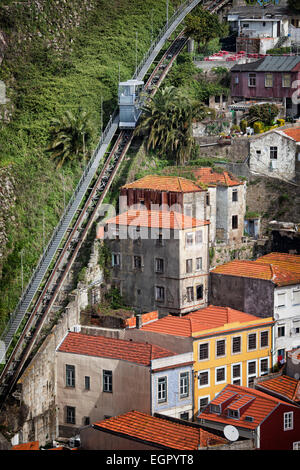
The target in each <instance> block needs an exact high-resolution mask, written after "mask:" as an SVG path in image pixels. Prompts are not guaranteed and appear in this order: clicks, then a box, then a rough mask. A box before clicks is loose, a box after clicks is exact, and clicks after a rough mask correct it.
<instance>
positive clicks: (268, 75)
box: [265, 72, 274, 88]
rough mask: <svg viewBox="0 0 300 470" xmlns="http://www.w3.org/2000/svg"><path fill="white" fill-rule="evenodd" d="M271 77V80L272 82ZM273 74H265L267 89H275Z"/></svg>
mask: <svg viewBox="0 0 300 470" xmlns="http://www.w3.org/2000/svg"><path fill="white" fill-rule="evenodd" d="M270 77H271V80H270ZM273 81H274V80H273V74H272V73H269V72H266V73H265V88H272V87H273Z"/></svg>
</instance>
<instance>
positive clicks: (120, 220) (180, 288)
mask: <svg viewBox="0 0 300 470" xmlns="http://www.w3.org/2000/svg"><path fill="white" fill-rule="evenodd" d="M97 238H98V240H99V243H100V245H101V246H102V244H103V245H104V246H105V247H106V249H107V250H109V252H110V253H111V263H110V264H111V265H110V266H109V269H110V273H111V275H110V280H109V281H108V284H109V283H110V285H111V286H113V287H116V288H118V289H119V291H120V292H121V294H122V296H123V298H124V301H125V303H126V304H127V305H130V306H131V307H133V308H134V309H136V311H137V312H138V313H144V312H151V311H154V310H157V311H158V312H159V313H160V314H161V315H164V314H169V313H172V314H174V315H178V314H182V313H187V312H190V311H191V310H195V309H197V308H200V307H202V306H203V307H204V306H205V305H207V288H208V286H207V282H208V271H209V250H208V242H209V221H207V220H199V219H195V218H194V217H190V216H188V215H185V214H183V213H180V212H172V211H159V210H133V209H130V210H128V211H127V212H122V213H120V214H119V215H117V216H116V217H112V218H110V219H108V220H106V221H105V224H104V226H102V227H98V233H97ZM100 249H101V248H100Z"/></svg>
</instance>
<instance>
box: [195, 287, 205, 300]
mask: <svg viewBox="0 0 300 470" xmlns="http://www.w3.org/2000/svg"><path fill="white" fill-rule="evenodd" d="M198 288H201V297H198ZM203 298H204V287H203V284H197V285H196V300H203Z"/></svg>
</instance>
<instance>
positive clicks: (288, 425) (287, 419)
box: [283, 411, 294, 431]
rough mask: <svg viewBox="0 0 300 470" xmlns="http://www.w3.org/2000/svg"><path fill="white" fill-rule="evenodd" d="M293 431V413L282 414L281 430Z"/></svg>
mask: <svg viewBox="0 0 300 470" xmlns="http://www.w3.org/2000/svg"><path fill="white" fill-rule="evenodd" d="M293 429H294V412H293V411H287V412H285V413H283V430H284V431H292V430H293Z"/></svg>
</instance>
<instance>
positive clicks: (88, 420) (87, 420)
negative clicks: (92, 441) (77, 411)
mask: <svg viewBox="0 0 300 470" xmlns="http://www.w3.org/2000/svg"><path fill="white" fill-rule="evenodd" d="M89 424H90V418H89V416H84V418H83V425H84V426H89Z"/></svg>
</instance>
